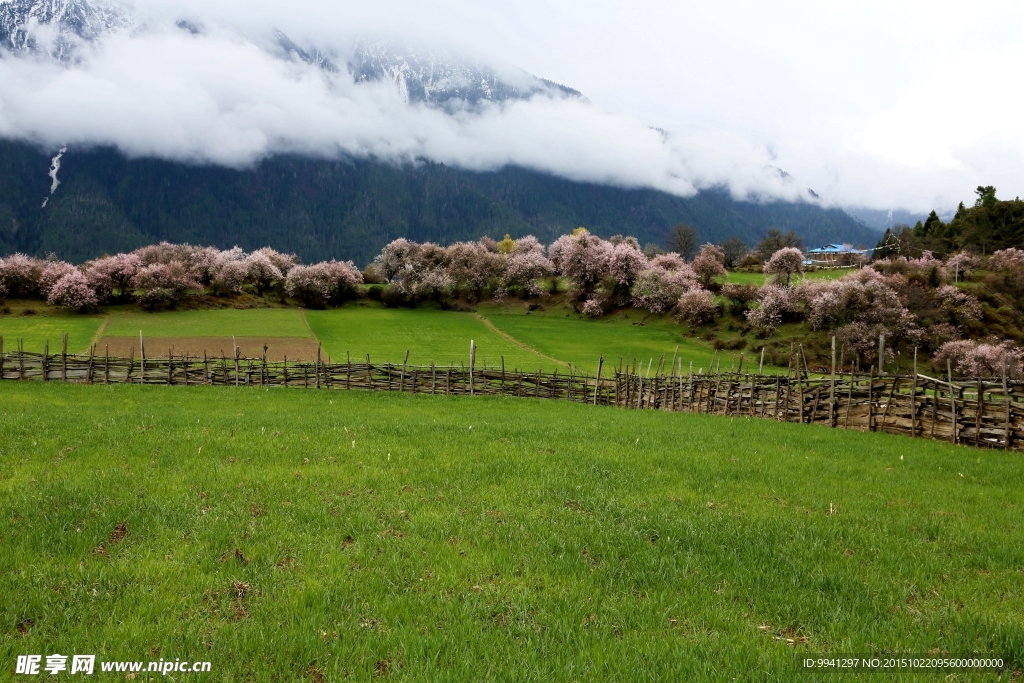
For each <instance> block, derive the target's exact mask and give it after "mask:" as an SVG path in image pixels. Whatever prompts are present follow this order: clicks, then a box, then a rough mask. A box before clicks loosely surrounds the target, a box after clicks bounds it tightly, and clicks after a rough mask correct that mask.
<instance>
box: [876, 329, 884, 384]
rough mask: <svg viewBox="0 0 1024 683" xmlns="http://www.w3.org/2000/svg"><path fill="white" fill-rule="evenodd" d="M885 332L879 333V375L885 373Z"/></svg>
mask: <svg viewBox="0 0 1024 683" xmlns="http://www.w3.org/2000/svg"><path fill="white" fill-rule="evenodd" d="M884 363H885V333H884V332H879V333H878V376H879V377H881V376H882V375H884V374H885V365H884Z"/></svg>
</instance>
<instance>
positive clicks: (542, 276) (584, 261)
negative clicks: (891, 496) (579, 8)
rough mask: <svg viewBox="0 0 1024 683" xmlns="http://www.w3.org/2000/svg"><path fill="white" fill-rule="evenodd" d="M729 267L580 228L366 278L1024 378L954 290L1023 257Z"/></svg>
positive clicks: (89, 298)
mask: <svg viewBox="0 0 1024 683" xmlns="http://www.w3.org/2000/svg"><path fill="white" fill-rule="evenodd" d="M725 262H726V257H725V254H724V253H723V250H722V249H720V248H719V247H716V246H714V245H711V244H707V245H704V247H703V248H701V249H700V251H699V252H698V253H697V255H696V256H695V257H694V259H693V260H692V261H691V262H689V263H687V262H686V261H685V260H684V259H683V258H682V257H681V256H680V255H679V254H676V253H669V254H661V255H657V256H654V257H652V258H649V257H648V256H646V255H645V254H644V252H643V251H642V250H641V249H640V245H639V244H638V243H637V241H636V240H635V239H634V238H631V237H626V238H622V237H613V238H611V239H603V238H600V237H598V236H596V235H593V234H591V233H590V232H588V231H587V230H586V229H583V228H579V229H577V230H575V231H574V232H573V233H572V234H569V235H563V236H562V237H559V238H558V239H557V240H555V242H554V243H552V244H551V245H550V246H549V247H548V248H547V249H545V247H544V245H542V244H541V243H540V242H539V241H538V240H537V239H536V238H535V237H533V236H526V237H523V238H520V239H518V240H513V239H511V238H510V237H509V236H508V235H506V236H505V239H503V240H502V241H500V242H498V241H495V240H492V239H489V238H486V237H485V238H483V239H481V240H479V241H478V242H457V243H455V244H452V245H450V246H448V247H441V246H439V245H436V244H431V243H423V244H421V243H416V242H411V241H409V240H406V239H398V240H395V241H393V242H391V243H390V244H388V245H387V246H386V247H384V249H383V250H382V251H381V253H380V255H379V256H378V257H377V259H376V260H375V262H374V263H373V264H371V266H370V267H369V268H368V269H367V273H366V275H367V276H368V277H367V278H366V279H367V281H369V282H379V283H381V284H386V285H387V287H386V288H385V291H386V292H388V293H389V297H390V299H389V301H404V302H415V301H418V300H420V299H423V298H431V297H435V298H442V297H447V296H451V295H466V296H468V297H471V298H474V297H475V298H480V297H483V296H485V295H493V296H494V297H495V298H498V299H501V298H504V297H507V296H510V295H520V296H524V297H529V296H539V295H542V294H543V293H544V291H545V290H546V289H550V288H551V287H552V286H553V285H554V284H556V283H557V279H558V278H565V279H566V280H567V281H568V283H569V288H570V289H569V299H570V301H571V302H572V303H573V304H574V305H575V306H576V307H577V310H580V311H582V312H583V313H584V314H586V315H590V316H597V315H601V314H603V313H606V312H609V311H612V310H615V309H617V308H622V307H626V306H633V307H637V308H641V309H645V310H647V311H650V312H651V313H666V312H672V313H674V314H675V315H676V316H677V317H678V318H679V319H681V320H684V321H686V322H688V323H690V324H691V325H694V326H696V325H701V324H704V323H706V322H709V321H710V320H712V319H713V318H714V317H715V315H716V313H717V312H718V311H719V310H720V307H719V306H718V305H717V304H716V299H715V294H716V293H720V294H722V295H724V297H725V298H726V299H728V300H729V301H731V302H732V304H731V305H732V311H733V313H734V314H742V315H744V316H745V318H746V320H747V321H748V323H749V325H750V327H751V328H752V329H753V330H754V331H755V332H756V333H757V334H758V335H759V336H761V337H770V336H772V334H774V332H775V331H776V330H777V328H778V327H779V326H780V325H782V324H783V323H785V322H793V323H803V324H806V325H808V326H809V327H810V328H811V329H812V330H814V331H828V332H831V333H833V334H835V335H836V336H837V338H838V339H839V340H840V341H841V342H842V343H844V344H845V346H846V349H847V350H848V352H849V353H850V355H857V356H859V357H861V358H863V359H864V360H874V354H875V352H876V349H877V339H878V336H879V334H884V335H885V337H886V339H887V340H889V342H890V347H891V346H892V345H895V344H896V343H899V342H906V343H908V344H909V345H911V346H916V347H923V348H930V349H931V350H933V351H935V352H936V354H935V356H934V359H935V360H937V361H939V362H941V363H945V362H946V359H949V362H950V364H951V365H953V366H954V367H955V368H956V369H957V370H958V372H961V373H965V374H976V373H977V372H982V371H988V372H994V371H995V370H996V369H997V368H996V365H999V364H1000V363H1004V362H1008V363H1009V367H1008V370H1009V371H1010V373H1011V374H1014V375H1016V374H1019V373H1020V372H1021V367H1020V353H1019V352H1018V351H1017V350H1016V347H1014V346H1012V345H1010V344H1008V343H1003V342H991V343H989V342H978V341H971V340H965V339H963V338H964V337H965V336H972V335H971V334H969V333H974V334H973V336H975V337H977V336H978V334H977V333H978V331H979V322H980V320H981V318H982V306H981V304H980V302H979V301H978V299H977V298H975V297H974V296H972V295H971V294H969V293H968V292H966V291H964V290H963V289H961V288H960V287H957V286H954V284H952V283H951V280H954V279H955V280H959V279H962V278H964V277H965V276H968V275H970V274H971V273H972V271H974V270H976V269H978V268H980V267H981V266H984V267H985V268H986V269H988V270H989V271H993V272H995V273H1000V274H1002V275H1003V276H1005V277H1010V276H1014V277H1021V278H1024V251H1022V250H1018V249H1004V250H1002V251H997V252H995V253H994V254H992V255H991V256H990V257H989V258H988V259H987V262H985V263H982V262H981V261H980V260H979V259H978V258H977V257H975V256H973V255H971V254H967V253H963V252H961V253H957V254H953V255H951V256H949V257H948V258H946V259H944V260H940V259H937V258H935V257H934V256H933V255H932V254H931V253H929V252H924V253H923V254H922V255H921V256H920V257H919V258H913V259H908V258H904V257H897V258H889V259H884V260H880V261H876V262H874V263H872V264H871V266H870V267H867V268H861V269H858V270H856V271H855V272H853V273H851V274H849V275H847V276H845V277H842V278H840V279H837V280H820V279H801V278H794V276H795V275H798V274H800V273H801V272H802V271H803V254H802V253H801V252H800V250H799V249H796V248H793V247H783V248H781V249H778V250H777V251H776V252H775V253H774V254H772V255H771V256H770V258H768V259H767V260H766V262H765V264H764V267H763V268H764V271H765V273H766V274H768V275H769V276H770V280H769V282H768V284H766V285H765V286H763V287H756V286H752V285H734V284H730V285H725V286H724V287H720V286H719V285H718V282H717V281H718V279H719V278H720V277H721V276H724V275H725V274H726V270H725V267H724V264H725ZM363 284H364V275H363V273H361V272H360V271H359V270H358V269H357V268H356V267H355V265H354V264H353V263H352V262H351V261H348V262H338V261H328V262H321V263H315V264H312V265H301V264H299V263H298V259H297V258H296V257H295V256H294V255H290V254H283V253H280V252H277V251H275V250H273V249H269V248H264V249H259V250H256V251H253V252H248V253H246V252H244V251H242V250H241V249H239V248H238V247H235V248H233V249H227V250H219V249H216V248H212V247H193V246H190V245H183V244H168V243H161V244H158V245H152V246H147V247H143V248H141V249H137V250H135V251H133V252H131V253H127V254H117V255H115V256H106V257H103V258H99V259H96V260H93V261H89V262H87V263H84V264H81V265H79V266H75V265H72V264H70V263H66V262H63V261H58V260H55V259H49V260H41V259H37V258H32V257H28V256H24V255H21V254H14V255H12V256H9V257H7V258H3V259H0V296H4V295H5V294H9V295H11V296H16V297H43V298H45V299H46V300H47V301H48V302H49V303H50V304H52V305H56V306H63V307H67V308H71V309H78V310H85V309H89V308H92V307H95V306H98V305H102V304H104V303H108V302H111V303H117V302H128V301H138V302H140V303H142V304H143V305H145V306H147V307H150V308H152V307H156V306H159V305H174V304H175V303H176V302H178V301H180V300H181V299H182V298H185V297H188V296H194V295H198V294H201V293H204V292H209V293H211V294H214V295H232V294H238V293H240V292H242V291H243V289H248V290H251V291H254V292H255V293H257V294H263V293H265V292H268V291H273V292H274V293H275V294H276V295H278V296H280V297H282V298H283V297H285V296H288V297H292V298H293V299H295V300H297V301H298V302H300V303H301V304H302V305H303V306H307V307H323V306H327V305H331V304H337V303H340V302H342V301H343V300H345V299H346V298H349V297H352V296H357V295H362V294H363V293H364V288H363V286H362V285H363ZM1007 358H1009V359H1011V361H1007V360H1006V359H1007ZM1000 367H1001V366H1000ZM983 374H984V373H983Z"/></svg>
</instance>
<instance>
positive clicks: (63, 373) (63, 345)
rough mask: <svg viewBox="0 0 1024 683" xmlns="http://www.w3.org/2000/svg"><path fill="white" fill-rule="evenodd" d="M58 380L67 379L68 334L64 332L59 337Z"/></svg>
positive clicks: (63, 380) (65, 380)
mask: <svg viewBox="0 0 1024 683" xmlns="http://www.w3.org/2000/svg"><path fill="white" fill-rule="evenodd" d="M60 380H61V381H62V382H67V381H68V335H67V332H65V333H64V334H63V335H62V336H61V338H60Z"/></svg>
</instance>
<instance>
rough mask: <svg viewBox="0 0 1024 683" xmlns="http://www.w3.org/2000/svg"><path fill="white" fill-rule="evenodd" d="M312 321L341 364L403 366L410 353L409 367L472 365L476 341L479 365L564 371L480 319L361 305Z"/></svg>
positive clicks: (311, 314)
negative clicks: (471, 351)
mask: <svg viewBox="0 0 1024 683" xmlns="http://www.w3.org/2000/svg"><path fill="white" fill-rule="evenodd" d="M306 319H307V320H309V325H310V327H311V328H312V329H313V332H314V333H315V334H316V337H317V339H319V340H320V341H322V342H323V347H324V350H325V351H326V352H327V353H328V354H330V356H331V357H332V358H333V359H334V360H337V361H344V360H345V358H346V354H351V357H352V359H353V360H354V361H357V362H358V361H360V360H365V358H366V355H367V354H369V355H370V359H371V360H375V361H378V362H392V363H401V362H402V360H403V359H404V358H405V352H406V350H408V351H409V362H410V363H412V364H414V365H430V363H431V362H434V363H437V364H439V365H442V364H448V363H455V364H459V363H469V342H470V340H473V341H475V342H476V345H477V347H479V351H478V352H477V363H478V364H479V365H483V364H484V363H485V362H486V363H487V364H488V365H500V364H501V358H502V356H504V357H505V366H506V367H508V368H522V369H529V370H537V369H544V370H553V369H554V368H555V367H564V366H563V365H562V364H561V363H559V362H557V361H555V360H552V359H550V358H544V357H543V356H542V355H540V354H538V353H536V352H534V351H532V350H530V349H527V348H523V346H522V345H520V344H516V343H515V342H513V341H511V340H509V339H507V338H505V337H503V336H502V335H501V334H499V333H498V332H495V331H494V330H492V329H490V328H489V327H488V326H487V325H486V324H485V323H484V321H482V320H481V319H480V317H479V316H477V315H476V314H474V313H458V312H455V311H441V310H437V309H429V308H416V309H408V308H377V307H369V306H358V305H356V306H346V307H344V308H336V309H331V310H326V311H307V312H306ZM558 360H564V359H561V358H559V359H558Z"/></svg>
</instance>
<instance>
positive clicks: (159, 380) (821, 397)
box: [0, 337, 1024, 449]
mask: <svg viewBox="0 0 1024 683" xmlns="http://www.w3.org/2000/svg"><path fill="white" fill-rule="evenodd" d="M143 348H144V347H143ZM407 360H408V352H406V361H407ZM603 365H604V360H603V359H601V360H600V361H599V363H598V369H597V373H596V374H595V375H589V374H587V373H580V372H576V371H574V370H571V369H570V370H568V371H563V372H559V371H558V370H555V371H553V372H542V371H540V370H537V371H535V372H529V371H523V370H506V368H505V367H504V365H502V366H500V367H497V366H491V367H487V366H486V365H485V366H484V367H477V366H476V364H475V346H471V352H470V362H469V365H462V364H460V365H446V366H437V365H433V364H432V365H429V366H423V365H409V364H408V363H407V362H405V363H402V364H401V365H398V364H392V363H371V362H370V359H369V357H367V359H366V361H365V362H345V363H335V362H331V361H330V360H329V359H328V360H327V361H323V360H317V361H312V362H305V361H304V362H289V361H287V360H285V361H283V362H268V361H267V360H266V356H265V355H264V357H263V358H242V357H240V356H239V355H238V352H237V351H236V352H235V356H234V357H224V356H222V357H219V358H212V357H204V358H195V357H174V356H173V355H171V354H170V353H168V355H167V356H165V357H162V358H152V357H146V356H145V354H144V353H143V354H140V356H139V357H138V358H136V357H135V356H134V353H133V354H132V355H131V356H130V357H128V358H115V357H110V356H109V355H97V354H95V353H90V354H88V355H75V354H69V353H67V352H66V340H65V346H64V349H63V350H62V351H61V353H58V354H50V353H49V350H48V349H47V350H45V351H44V352H43V353H28V352H25V351H23V350H22V348H21V344H20V343H19V345H18V348H17V350H16V351H14V352H12V353H5V352H4V349H3V338H2V337H0V380H42V381H63V382H84V383H95V384H125V383H127V384H156V385H168V386H170V385H175V386H182V385H227V386H261V387H302V388H307V389H313V388H316V389H365V390H370V391H405V392H411V393H420V394H440V395H448V396H452V395H455V396H459V395H466V396H473V395H481V396H482V395H487V396H523V397H535V398H552V399H561V400H568V401H575V402H578V403H590V404H594V405H613V406H619V407H623V408H630V409H637V410H669V411H684V412H693V413H706V414H715V415H732V416H737V417H756V418H765V419H773V420H779V421H783V422H803V423H807V424H819V425H828V426H830V427H836V428H844V429H859V430H863V431H875V432H888V433H891V434H904V435H907V436H912V437H925V438H931V439H939V440H943V441H949V442H951V443H957V444H965V445H970V446H977V447H988V448H1013V449H1016V448H1021V445H1022V444H1024V403H1022V400H1024V382H1019V381H1010V380H1008V379H1007V378H1006V377H1001V378H997V379H994V380H993V379H968V380H965V379H958V380H957V379H953V378H952V376H951V375H950V376H948V377H947V378H945V379H941V378H935V377H929V376H927V375H923V374H919V373H913V374H908V375H899V374H896V375H890V374H877V375H876V374H875V373H874V371H873V370H872V372H870V373H861V372H858V373H853V372H847V373H843V372H838V373H836V372H832V373H831V374H829V375H826V376H822V377H811V376H810V375H808V373H807V372H806V370H805V368H806V364H805V365H804V368H803V369H802V368H801V364H800V362H799V356H797V363H796V369H795V372H794V371H793V368H792V367H791V369H790V372H788V373H787V374H786V375H764V374H749V373H747V374H744V373H741V372H714V373H710V374H704V373H703V371H702V370H701V371H699V372H697V373H694V372H693V368H692V366H691V367H690V370H689V372H685V373H684V372H683V367H682V363H681V362H680V363H679V364H676V363H675V361H674V360H673V363H672V364H671V365H670V366H669V368H670V369H671V371H670V372H666V371H665V366H664V358H663V359H662V362H661V363H659V365H658V367H657V368H656V369H655V372H654V375H653V376H652V375H651V374H650V372H651V365H650V364H648V368H647V371H646V372H644V371H643V364H640V366H639V367H637V365H636V363H633V364H632V366H630V365H628V364H623V363H621V361H620V363H619V365H618V367H616V368H614V369H613V370H612V371H611V372H609V373H608V374H607V375H605V374H604V373H603V369H604V368H603ZM741 367H742V363H741Z"/></svg>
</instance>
